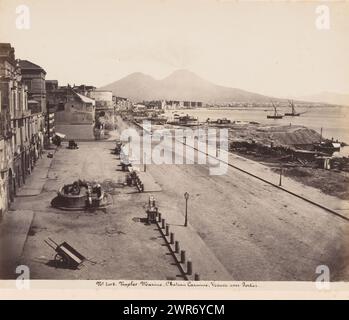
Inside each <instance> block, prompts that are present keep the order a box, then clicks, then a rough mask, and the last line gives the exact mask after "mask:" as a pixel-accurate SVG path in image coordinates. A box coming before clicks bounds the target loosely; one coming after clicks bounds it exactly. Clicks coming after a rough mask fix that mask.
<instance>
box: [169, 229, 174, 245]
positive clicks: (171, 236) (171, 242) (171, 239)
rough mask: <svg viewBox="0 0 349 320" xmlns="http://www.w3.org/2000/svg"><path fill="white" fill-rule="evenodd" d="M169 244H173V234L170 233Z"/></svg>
mask: <svg viewBox="0 0 349 320" xmlns="http://www.w3.org/2000/svg"><path fill="white" fill-rule="evenodd" d="M170 244H174V233H173V232H171V233H170Z"/></svg>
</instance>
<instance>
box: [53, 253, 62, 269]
mask: <svg viewBox="0 0 349 320" xmlns="http://www.w3.org/2000/svg"><path fill="white" fill-rule="evenodd" d="M63 263H64V259H63V258H62V256H60V255H59V254H58V253H57V254H56V255H55V266H56V268H57V267H58V266H61V265H63Z"/></svg>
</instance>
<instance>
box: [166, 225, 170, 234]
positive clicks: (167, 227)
mask: <svg viewBox="0 0 349 320" xmlns="http://www.w3.org/2000/svg"><path fill="white" fill-rule="evenodd" d="M169 233H170V226H169V225H168V224H167V225H166V236H168V235H169Z"/></svg>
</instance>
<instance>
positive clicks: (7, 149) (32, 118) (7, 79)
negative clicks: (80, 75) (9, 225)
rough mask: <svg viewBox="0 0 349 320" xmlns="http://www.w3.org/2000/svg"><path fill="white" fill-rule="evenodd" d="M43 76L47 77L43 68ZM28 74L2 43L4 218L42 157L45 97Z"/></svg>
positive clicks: (0, 196) (0, 180)
mask: <svg viewBox="0 0 349 320" xmlns="http://www.w3.org/2000/svg"><path fill="white" fill-rule="evenodd" d="M26 66H29V64H26V65H25V66H24V69H25V70H27V69H26ZM41 73H42V74H45V72H44V71H43V69H41ZM25 75H26V76H25V77H23V74H22V69H21V62H20V60H17V59H16V58H15V50H14V48H13V47H12V46H11V44H9V43H0V96H1V99H0V120H1V121H0V214H1V215H2V214H4V212H6V211H7V210H8V207H9V205H10V204H11V202H12V201H13V200H14V197H15V195H16V192H17V190H18V188H20V187H21V186H22V185H23V184H25V181H26V177H27V176H28V174H30V173H31V171H32V170H33V169H34V166H35V163H36V161H37V160H38V158H39V157H40V156H41V154H42V148H43V132H44V126H45V122H44V119H43V117H42V112H41V107H44V105H45V101H44V99H43V97H44V96H43V95H39V94H38V92H37V91H36V90H35V89H36V84H35V85H34V84H33V83H32V80H33V79H34V77H33V78H32V80H29V79H30V78H31V77H32V76H33V74H32V73H26V72H25ZM24 79H26V80H25V81H26V82H24ZM33 81H34V80H33ZM34 82H35V81H34ZM39 82H40V83H41V80H39ZM28 85H30V90H29V88H28ZM32 89H34V90H32ZM29 92H30V94H32V95H31V99H33V103H32V106H33V110H30V109H29V103H28V102H29V99H28V95H29ZM34 99H37V100H34ZM34 101H36V102H37V103H34Z"/></svg>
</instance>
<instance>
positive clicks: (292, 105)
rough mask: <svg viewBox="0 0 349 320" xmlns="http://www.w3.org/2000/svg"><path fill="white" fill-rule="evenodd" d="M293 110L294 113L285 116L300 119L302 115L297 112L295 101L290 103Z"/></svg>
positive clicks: (287, 113)
mask: <svg viewBox="0 0 349 320" xmlns="http://www.w3.org/2000/svg"><path fill="white" fill-rule="evenodd" d="M288 103H289V105H290V107H291V109H292V112H286V113H285V116H286V117H287V116H289V117H298V116H300V115H301V114H300V113H299V112H296V108H295V107H294V103H293V101H288Z"/></svg>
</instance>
